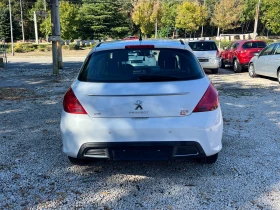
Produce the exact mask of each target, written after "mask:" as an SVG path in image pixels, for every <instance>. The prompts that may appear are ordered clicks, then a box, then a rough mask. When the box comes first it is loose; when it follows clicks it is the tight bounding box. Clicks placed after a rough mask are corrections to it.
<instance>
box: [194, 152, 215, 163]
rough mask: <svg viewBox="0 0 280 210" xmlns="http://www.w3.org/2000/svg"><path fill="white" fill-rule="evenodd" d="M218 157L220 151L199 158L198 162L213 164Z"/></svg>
mask: <svg viewBox="0 0 280 210" xmlns="http://www.w3.org/2000/svg"><path fill="white" fill-rule="evenodd" d="M217 159H218V153H217V154H215V155H211V156H207V157H201V158H198V159H197V162H198V163H201V164H212V163H215V162H216V161H217Z"/></svg>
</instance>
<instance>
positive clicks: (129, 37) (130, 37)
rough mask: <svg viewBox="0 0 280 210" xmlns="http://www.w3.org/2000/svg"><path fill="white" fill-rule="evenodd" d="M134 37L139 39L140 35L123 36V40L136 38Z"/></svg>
mask: <svg viewBox="0 0 280 210" xmlns="http://www.w3.org/2000/svg"><path fill="white" fill-rule="evenodd" d="M134 39H139V37H138V36H127V37H125V38H123V39H122V40H134Z"/></svg>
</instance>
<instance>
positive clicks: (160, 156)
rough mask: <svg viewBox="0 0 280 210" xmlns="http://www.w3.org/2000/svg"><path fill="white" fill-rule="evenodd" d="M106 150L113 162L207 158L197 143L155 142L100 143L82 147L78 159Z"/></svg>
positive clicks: (108, 157)
mask: <svg viewBox="0 0 280 210" xmlns="http://www.w3.org/2000/svg"><path fill="white" fill-rule="evenodd" d="M98 149H101V150H104V149H105V150H106V151H107V152H106V154H107V156H106V157H102V158H107V159H112V160H169V159H180V158H197V157H205V156H206V155H205V152H204V150H203V149H202V147H201V145H200V144H199V143H197V142H192V141H191V142H190V141H188V142H186V141H176V142H174V141H168V142H166V141H164V142H159V141H154V142H98V143H85V144H83V145H82V146H81V148H80V150H79V153H78V158H94V157H90V156H89V155H87V154H90V150H98Z"/></svg>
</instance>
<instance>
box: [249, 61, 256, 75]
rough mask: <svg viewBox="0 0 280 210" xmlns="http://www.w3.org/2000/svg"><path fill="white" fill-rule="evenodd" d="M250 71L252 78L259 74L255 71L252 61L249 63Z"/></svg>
mask: <svg viewBox="0 0 280 210" xmlns="http://www.w3.org/2000/svg"><path fill="white" fill-rule="evenodd" d="M248 72H249V76H250V77H252V78H254V77H256V76H257V74H256V72H255V67H254V65H253V64H252V63H251V64H250V65H249V69H248Z"/></svg>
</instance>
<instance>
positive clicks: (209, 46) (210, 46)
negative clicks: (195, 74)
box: [189, 41, 218, 51]
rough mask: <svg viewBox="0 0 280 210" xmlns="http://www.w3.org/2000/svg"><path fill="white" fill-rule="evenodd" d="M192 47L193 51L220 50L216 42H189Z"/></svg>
mask: <svg viewBox="0 0 280 210" xmlns="http://www.w3.org/2000/svg"><path fill="white" fill-rule="evenodd" d="M189 46H190V48H192V50H193V51H210V50H218V49H217V46H216V43H215V42H204V41H199V42H189Z"/></svg>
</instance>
